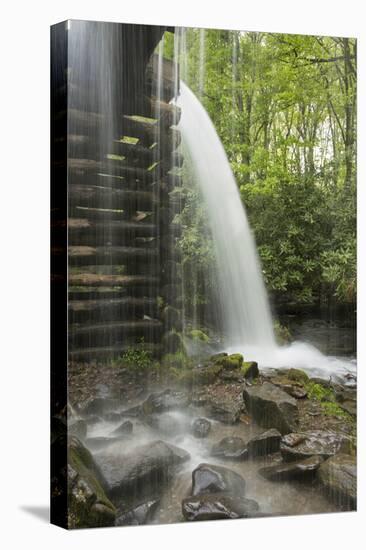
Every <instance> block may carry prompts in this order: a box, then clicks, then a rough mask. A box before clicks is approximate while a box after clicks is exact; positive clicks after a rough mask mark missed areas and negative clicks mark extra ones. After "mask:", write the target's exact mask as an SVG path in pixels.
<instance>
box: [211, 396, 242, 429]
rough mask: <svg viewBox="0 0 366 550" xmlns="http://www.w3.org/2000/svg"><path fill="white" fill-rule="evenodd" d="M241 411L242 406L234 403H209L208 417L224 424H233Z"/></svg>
mask: <svg viewBox="0 0 366 550" xmlns="http://www.w3.org/2000/svg"><path fill="white" fill-rule="evenodd" d="M242 410H243V404H242V403H240V402H236V401H218V400H213V401H211V406H210V415H211V416H212V417H213V418H215V420H220V422H223V423H224V424H235V423H236V422H237V421H238V420H239V417H240V414H241V412H242Z"/></svg>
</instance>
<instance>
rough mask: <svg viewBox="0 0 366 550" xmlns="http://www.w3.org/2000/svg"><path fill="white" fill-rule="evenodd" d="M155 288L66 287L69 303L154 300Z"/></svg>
mask: <svg viewBox="0 0 366 550" xmlns="http://www.w3.org/2000/svg"><path fill="white" fill-rule="evenodd" d="M156 292H157V287H156V286H152V285H150V286H148V285H146V286H135V287H133V286H131V287H121V286H108V287H107V286H100V287H98V286H72V285H69V287H68V296H69V300H70V301H74V300H110V299H112V298H116V299H117V298H125V297H127V296H132V297H133V298H153V299H156Z"/></svg>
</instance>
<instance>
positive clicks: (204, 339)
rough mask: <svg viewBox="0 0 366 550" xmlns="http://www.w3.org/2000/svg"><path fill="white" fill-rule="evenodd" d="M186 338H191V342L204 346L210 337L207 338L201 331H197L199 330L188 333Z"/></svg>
mask: <svg viewBox="0 0 366 550" xmlns="http://www.w3.org/2000/svg"><path fill="white" fill-rule="evenodd" d="M188 336H189V337H190V338H192V340H195V341H198V342H204V343H205V344H207V343H208V342H209V341H210V337H209V336H207V334H205V333H204V332H203V330H199V329H194V330H191V331H190V332H189V333H188Z"/></svg>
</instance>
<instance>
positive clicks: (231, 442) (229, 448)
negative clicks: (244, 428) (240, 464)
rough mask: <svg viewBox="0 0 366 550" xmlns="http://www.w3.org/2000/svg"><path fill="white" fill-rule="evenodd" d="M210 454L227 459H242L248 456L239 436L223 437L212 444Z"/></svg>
mask: <svg viewBox="0 0 366 550" xmlns="http://www.w3.org/2000/svg"><path fill="white" fill-rule="evenodd" d="M211 456H214V457H216V458H221V459H229V460H244V459H246V458H247V457H248V448H247V445H246V443H245V441H244V440H243V439H242V438H241V437H231V436H229V437H224V439H221V441H219V442H218V443H215V445H213V446H212V449H211Z"/></svg>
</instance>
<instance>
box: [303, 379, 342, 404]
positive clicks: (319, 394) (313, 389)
mask: <svg viewBox="0 0 366 550" xmlns="http://www.w3.org/2000/svg"><path fill="white" fill-rule="evenodd" d="M306 391H307V392H308V397H309V399H315V400H316V401H335V396H334V392H333V390H332V389H331V388H326V387H324V386H322V385H321V384H316V383H314V382H309V383H308V384H307V385H306Z"/></svg>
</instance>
